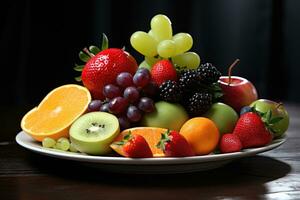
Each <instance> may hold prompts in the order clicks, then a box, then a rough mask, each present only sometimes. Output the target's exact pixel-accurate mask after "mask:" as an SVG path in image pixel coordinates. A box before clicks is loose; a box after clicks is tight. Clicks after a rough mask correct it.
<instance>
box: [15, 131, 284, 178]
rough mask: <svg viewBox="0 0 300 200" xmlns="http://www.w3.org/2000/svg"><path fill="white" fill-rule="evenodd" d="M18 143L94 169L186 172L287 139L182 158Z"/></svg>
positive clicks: (22, 136)
mask: <svg viewBox="0 0 300 200" xmlns="http://www.w3.org/2000/svg"><path fill="white" fill-rule="evenodd" d="M16 141H17V143H18V144H19V145H21V146H23V147H25V148H26V149H29V150H31V151H33V152H36V153H39V154H42V155H46V156H51V157H56V158H61V159H67V160H75V161H79V162H81V163H83V164H89V165H90V166H94V167H97V168H101V169H104V170H108V171H115V172H121V173H185V172H195V171H204V170H209V169H214V168H218V167H220V166H222V165H225V164H227V163H229V162H232V161H233V160H235V159H238V158H243V157H247V156H253V155H256V154H258V153H262V152H265V151H269V150H272V149H274V148H276V147H278V146H280V145H281V144H283V143H284V142H285V141H286V138H280V139H276V140H274V141H273V142H272V143H271V144H269V145H268V146H265V147H260V148H251V149H244V150H243V151H241V152H236V153H227V154H210V155H205V156H193V157H184V158H142V159H141V158H140V159H132V158H124V157H112V156H91V155H86V154H82V153H72V152H64V151H59V150H55V149H48V148H43V147H42V146H41V144H40V143H39V142H36V141H34V140H33V139H32V138H31V137H30V136H29V135H27V134H26V133H25V132H23V131H22V132H20V133H18V135H17V136H16Z"/></svg>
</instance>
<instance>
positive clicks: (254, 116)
mask: <svg viewBox="0 0 300 200" xmlns="http://www.w3.org/2000/svg"><path fill="white" fill-rule="evenodd" d="M268 113H270V112H268ZM263 115H265V114H263ZM266 115H267V116H268V117H267V118H269V119H268V120H266V119H265V118H261V116H260V115H259V114H258V113H255V112H248V113H245V114H243V115H242V116H241V117H240V118H239V120H238V121H237V123H236V126H235V128H234V130H233V134H234V135H236V136H238V137H239V138H240V141H241V143H242V146H243V148H249V147H261V146H265V145H267V144H268V143H270V142H271V141H272V138H273V134H272V132H271V131H270V129H269V128H268V127H270V126H272V124H271V123H268V122H270V121H272V120H271V115H272V114H266ZM263 120H264V121H263ZM273 121H274V120H273ZM275 121H278V120H276V118H275Z"/></svg>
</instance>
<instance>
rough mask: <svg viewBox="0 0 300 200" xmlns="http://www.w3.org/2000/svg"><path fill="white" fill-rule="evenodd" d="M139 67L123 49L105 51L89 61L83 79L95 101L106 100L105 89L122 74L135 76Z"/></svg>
mask: <svg viewBox="0 0 300 200" xmlns="http://www.w3.org/2000/svg"><path fill="white" fill-rule="evenodd" d="M137 67H138V66H137V63H136V61H135V59H134V58H133V57H132V56H131V55H130V54H129V53H127V52H126V51H124V50H123V49H117V48H110V49H105V50H103V51H101V52H99V53H98V54H96V55H95V56H92V57H91V58H90V59H89V60H88V61H87V63H86V64H85V66H84V68H83V70H82V74H81V79H82V82H83V85H84V86H85V87H86V88H88V89H89V91H90V92H91V94H92V96H93V98H94V99H100V100H104V95H103V94H102V91H103V87H104V86H105V85H107V84H111V83H115V81H116V77H117V75H118V74H119V73H121V72H129V73H131V74H134V73H135V71H136V70H137Z"/></svg>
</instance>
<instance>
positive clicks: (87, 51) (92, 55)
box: [83, 47, 95, 58]
mask: <svg viewBox="0 0 300 200" xmlns="http://www.w3.org/2000/svg"><path fill="white" fill-rule="evenodd" d="M83 51H84V52H85V53H86V54H87V55H89V56H90V57H91V58H92V57H94V56H95V55H94V54H92V53H91V52H90V51H89V50H88V48H86V47H85V48H83Z"/></svg>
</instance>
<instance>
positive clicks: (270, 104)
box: [250, 99, 290, 137]
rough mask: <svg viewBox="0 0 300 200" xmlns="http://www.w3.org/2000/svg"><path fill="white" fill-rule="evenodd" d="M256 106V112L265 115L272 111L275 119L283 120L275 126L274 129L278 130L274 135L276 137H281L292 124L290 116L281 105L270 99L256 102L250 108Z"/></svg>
mask: <svg viewBox="0 0 300 200" xmlns="http://www.w3.org/2000/svg"><path fill="white" fill-rule="evenodd" d="M254 105H255V110H257V111H259V112H263V113H264V112H267V111H268V110H269V109H270V110H271V111H272V116H273V117H282V118H283V119H282V120H280V121H279V122H277V123H276V124H274V126H273V128H275V130H276V133H274V136H275V137H280V136H282V135H283V134H284V133H285V132H286V131H287V129H288V127H289V123H290V119H289V114H288V112H287V110H286V109H285V108H284V106H283V105H282V104H281V103H277V102H274V101H271V100H268V99H259V100H257V101H254V102H253V103H252V104H251V105H250V107H254Z"/></svg>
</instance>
